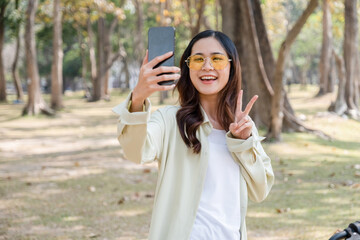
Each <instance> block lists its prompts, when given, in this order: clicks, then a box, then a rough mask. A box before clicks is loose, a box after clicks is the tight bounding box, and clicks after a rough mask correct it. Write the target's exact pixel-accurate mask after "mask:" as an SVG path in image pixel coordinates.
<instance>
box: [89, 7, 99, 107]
mask: <svg viewBox="0 0 360 240" xmlns="http://www.w3.org/2000/svg"><path fill="white" fill-rule="evenodd" d="M88 14H89V18H88V21H87V32H88V36H89V43H88V44H89V55H90V68H91V84H92V95H94V91H95V84H96V78H97V64H96V55H95V47H94V31H93V29H92V25H91V21H90V12H89V11H88ZM91 98H93V96H91ZM91 98H90V99H89V100H91Z"/></svg>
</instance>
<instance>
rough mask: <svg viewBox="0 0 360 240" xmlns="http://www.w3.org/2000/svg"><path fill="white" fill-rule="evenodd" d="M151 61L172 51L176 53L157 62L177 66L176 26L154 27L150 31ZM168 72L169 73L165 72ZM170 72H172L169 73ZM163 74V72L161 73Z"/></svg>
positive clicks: (161, 83)
mask: <svg viewBox="0 0 360 240" xmlns="http://www.w3.org/2000/svg"><path fill="white" fill-rule="evenodd" d="M148 50H149V61H151V60H152V59H154V58H155V57H157V56H160V55H163V54H165V53H167V52H170V51H172V52H173V53H174V54H173V55H172V56H171V57H170V58H168V59H165V60H164V61H162V62H160V63H159V64H157V65H156V66H155V67H154V68H157V67H159V66H170V67H171V66H175V28H174V27H152V28H150V29H149V31H148ZM163 74H167V73H163ZM169 74H170V73H169ZM160 75H161V74H160ZM174 82H175V81H174V80H170V81H163V82H159V83H158V84H159V85H172V84H174Z"/></svg>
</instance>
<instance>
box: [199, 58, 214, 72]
mask: <svg viewBox="0 0 360 240" xmlns="http://www.w3.org/2000/svg"><path fill="white" fill-rule="evenodd" d="M201 69H202V70H207V71H209V70H213V69H214V67H213V66H212V65H211V60H210V58H209V57H206V58H205V61H204V65H203V66H202V68H201Z"/></svg>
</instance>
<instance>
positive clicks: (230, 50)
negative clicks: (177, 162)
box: [176, 30, 241, 153]
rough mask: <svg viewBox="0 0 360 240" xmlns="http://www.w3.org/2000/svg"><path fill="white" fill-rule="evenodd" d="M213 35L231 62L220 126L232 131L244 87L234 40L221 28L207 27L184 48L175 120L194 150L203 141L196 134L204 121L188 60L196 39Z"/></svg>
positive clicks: (219, 113) (222, 96) (220, 108)
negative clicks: (214, 29) (242, 87)
mask: <svg viewBox="0 0 360 240" xmlns="http://www.w3.org/2000/svg"><path fill="white" fill-rule="evenodd" d="M208 37H213V38H215V39H216V40H217V41H218V42H219V43H220V44H221V45H222V47H223V48H224V49H225V51H226V53H227V54H228V56H229V58H230V59H232V61H231V62H230V65H231V66H230V75H229V81H228V82H227V84H226V85H225V87H224V88H223V89H222V90H221V91H220V92H219V99H218V109H217V118H218V119H221V122H220V124H221V126H222V127H223V128H224V129H225V130H226V131H229V125H230V123H232V122H233V121H234V114H235V109H236V102H237V101H236V100H237V96H238V93H239V91H240V88H241V67H240V60H239V55H238V53H237V50H236V47H235V45H234V43H233V42H232V41H231V40H230V38H229V37H228V36H226V35H225V34H224V33H222V32H218V31H213V30H206V31H203V32H201V33H199V34H197V35H196V36H195V37H194V38H193V39H192V40H191V41H190V43H189V45H188V46H187V48H186V49H185V51H184V53H183V55H182V57H181V60H180V69H181V77H180V79H179V81H178V83H177V85H176V89H177V90H178V92H179V103H180V106H181V108H180V109H179V110H178V112H177V114H176V121H177V125H178V127H179V131H180V134H181V137H182V139H183V140H184V142H185V144H186V145H187V146H188V147H189V148H192V149H193V151H194V153H200V150H201V143H200V141H199V139H197V137H196V131H197V130H198V128H199V127H200V125H201V124H202V123H203V121H204V116H203V115H202V112H201V108H200V97H199V92H198V91H197V90H196V88H195V87H194V85H193V84H192V82H191V79H190V71H189V68H188V66H187V65H186V63H185V60H186V59H187V58H188V57H189V56H190V54H191V50H192V47H193V45H194V44H195V42H197V41H198V40H200V39H202V38H208Z"/></svg>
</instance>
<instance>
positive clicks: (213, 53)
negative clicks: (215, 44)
mask: <svg viewBox="0 0 360 240" xmlns="http://www.w3.org/2000/svg"><path fill="white" fill-rule="evenodd" d="M215 54H221V55H226V54H225V53H222V52H212V53H210V55H215ZM193 55H204V54H203V53H194V54H193Z"/></svg>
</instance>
